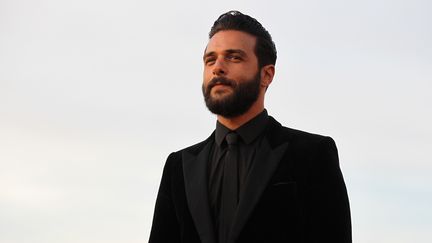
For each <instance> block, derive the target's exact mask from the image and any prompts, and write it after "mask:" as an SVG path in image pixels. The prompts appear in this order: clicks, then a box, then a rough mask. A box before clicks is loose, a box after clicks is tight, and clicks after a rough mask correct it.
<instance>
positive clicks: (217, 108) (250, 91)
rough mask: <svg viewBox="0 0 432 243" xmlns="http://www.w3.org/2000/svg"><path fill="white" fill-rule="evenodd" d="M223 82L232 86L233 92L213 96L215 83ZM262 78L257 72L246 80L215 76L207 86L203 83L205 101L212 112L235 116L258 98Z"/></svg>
mask: <svg viewBox="0 0 432 243" xmlns="http://www.w3.org/2000/svg"><path fill="white" fill-rule="evenodd" d="M218 84H222V85H226V86H229V87H231V89H232V93H231V94H226V95H222V97H216V98H215V97H212V95H211V90H212V88H213V87H214V86H215V85H218ZM260 85H261V78H260V73H259V72H257V74H256V75H255V77H254V78H252V79H250V80H246V81H244V82H236V81H234V80H230V79H226V78H223V77H216V78H213V79H212V80H211V81H210V82H209V83H208V85H207V86H204V84H203V85H202V92H203V95H204V101H205V103H206V106H207V108H208V109H209V111H210V112H212V113H213V114H216V115H220V116H223V117H226V118H233V117H237V116H239V115H242V114H244V113H245V112H247V111H248V110H249V109H250V108H251V106H252V104H253V103H254V102H255V101H256V100H257V99H258V96H259V92H260Z"/></svg>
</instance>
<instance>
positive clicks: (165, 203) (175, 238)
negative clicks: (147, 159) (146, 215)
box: [149, 153, 180, 243]
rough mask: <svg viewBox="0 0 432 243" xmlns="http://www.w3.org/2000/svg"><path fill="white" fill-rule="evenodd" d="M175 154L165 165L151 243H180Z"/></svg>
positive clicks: (157, 199)
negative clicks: (174, 185) (174, 188)
mask: <svg viewBox="0 0 432 243" xmlns="http://www.w3.org/2000/svg"><path fill="white" fill-rule="evenodd" d="M173 155H174V154H173V153H172V154H170V156H168V159H167V161H166V163H165V166H164V169H163V174H162V179H161V183H160V186H159V192H158V195H157V198H156V205H155V211H154V215H153V224H152V229H151V232H150V239H149V243H167V242H170V243H176V242H180V228H179V223H178V220H177V217H176V213H175V208H174V204H173V200H172V193H171V188H172V180H171V179H172V175H171V171H172V164H173V163H174V162H175V161H174V159H173V157H174V156H173Z"/></svg>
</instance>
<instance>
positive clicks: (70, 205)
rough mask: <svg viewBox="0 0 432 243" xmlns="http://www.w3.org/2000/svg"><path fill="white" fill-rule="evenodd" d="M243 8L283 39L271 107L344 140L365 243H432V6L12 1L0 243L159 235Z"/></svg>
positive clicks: (1, 135) (4, 32)
mask: <svg viewBox="0 0 432 243" xmlns="http://www.w3.org/2000/svg"><path fill="white" fill-rule="evenodd" d="M231 9H238V10H241V11H243V12H244V13H247V14H250V15H252V16H254V17H256V18H257V19H258V20H259V21H261V23H262V24H263V25H264V26H265V27H266V28H267V29H268V30H269V31H270V33H271V34H272V35H273V38H274V41H275V42H276V45H277V48H278V53H279V59H278V63H277V74H276V77H275V80H274V82H273V84H272V86H271V87H270V89H269V90H268V93H267V97H268V98H267V103H266V107H267V109H268V111H269V113H270V114H271V115H273V116H274V117H275V118H276V119H278V120H279V121H280V122H282V123H283V124H284V125H286V126H289V127H294V128H297V129H301V130H307V131H309V132H314V133H319V134H325V135H330V136H332V137H333V138H334V139H335V140H336V142H337V145H338V148H339V155H340V160H341V167H342V170H343V172H344V175H345V180H346V184H347V186H348V190H349V196H350V200H351V208H352V221H353V237H354V242H358V243H360V242H377V243H378V242H379V243H382V242H384V243H387V242H389V243H402V242H403V243H411V242H432V234H431V233H430V232H429V231H430V230H431V228H432V209H431V205H432V178H431V176H430V173H431V172H432V164H431V162H432V155H431V153H432V142H431V138H432V126H431V124H432V114H431V104H432V98H431V91H432V90H431V88H432V84H431V82H432V26H431V23H432V17H431V16H432V15H431V11H432V2H431V1H427V0H425V1H420V0H405V1H397V0H388V1H385V0H381V1H380V0H373V1H372V0H366V1H365V0H363V1H342V0H327V1H318V0H316V1H264V0H262V1H198V0H196V1H143V0H140V1H139V0H122V1H106V0H75V1H58V0H0V242H1V243H28V242H29V243H99V242H100V243H102V242H103V243H112V242H126V243H138V242H147V240H148V235H149V232H150V227H151V220H152V215H153V207H154V202H155V197H156V193H157V189H158V185H159V181H160V177H161V171H162V168H163V165H164V162H165V159H166V157H167V156H168V154H169V153H170V152H171V151H176V150H179V149H181V148H183V147H185V146H188V145H191V144H193V143H196V142H198V141H201V140H203V139H204V138H206V137H207V136H208V135H209V134H210V133H211V131H212V129H213V128H214V125H215V117H214V116H213V115H211V114H210V113H209V112H208V111H207V110H206V108H205V106H204V102H203V100H202V95H201V90H200V88H201V75H202V74H201V73H202V61H201V58H202V53H203V50H204V47H205V45H206V42H207V33H208V31H209V29H210V26H211V25H212V23H213V21H214V20H215V19H216V18H217V17H218V16H219V15H220V14H221V13H223V12H226V11H228V10H231Z"/></svg>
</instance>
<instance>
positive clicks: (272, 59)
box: [209, 11, 277, 68]
mask: <svg viewBox="0 0 432 243" xmlns="http://www.w3.org/2000/svg"><path fill="white" fill-rule="evenodd" d="M222 30H238V31H243V32H246V33H248V34H251V35H253V36H255V37H256V44H255V55H256V56H257V58H258V66H259V68H262V67H263V66H265V65H268V64H273V65H274V64H276V57H277V53H276V46H275V44H274V42H273V40H272V37H271V35H270V33H269V32H268V31H267V30H266V29H265V28H264V27H263V26H262V25H261V24H260V22H258V21H257V20H256V19H254V18H252V17H251V16H249V15H246V14H242V13H241V12H239V11H229V12H226V13H224V14H222V15H221V16H219V18H218V19H217V20H216V21H215V22H214V24H213V26H212V28H211V30H210V33H209V38H210V39H211V38H212V37H213V36H214V35H215V34H216V33H217V32H219V31H222Z"/></svg>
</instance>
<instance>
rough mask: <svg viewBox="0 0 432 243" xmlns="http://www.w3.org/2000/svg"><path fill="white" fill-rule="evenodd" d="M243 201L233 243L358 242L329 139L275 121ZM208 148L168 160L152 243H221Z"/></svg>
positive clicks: (205, 145)
mask: <svg viewBox="0 0 432 243" xmlns="http://www.w3.org/2000/svg"><path fill="white" fill-rule="evenodd" d="M264 136H265V138H264V140H263V145H262V147H261V148H260V149H259V151H258V152H257V155H256V157H255V160H254V162H253V167H252V169H251V171H250V174H249V177H248V181H247V183H246V185H247V186H246V189H245V192H244V196H243V197H242V198H241V199H240V201H239V206H238V210H237V214H236V216H235V219H234V224H233V228H232V231H231V235H230V239H229V242H227V243H240V242H241V243H254V242H257V243H258V242H263V243H271V242H284V243H290V242H293V243H297V242H304V243H311V242H320V243H326V242H332V243H348V242H351V220H350V211H349V203H348V196H347V191H346V188H345V183H344V180H343V177H342V173H341V171H340V168H339V162H338V155H337V149H336V145H335V143H334V141H333V140H332V139H331V138H330V137H324V136H320V135H315V134H310V133H306V132H302V131H298V130H294V129H290V128H286V127H283V126H281V125H280V124H279V123H278V122H277V121H276V120H274V119H273V118H272V117H270V119H269V123H268V125H267V128H266V130H265V135H264ZM213 142H214V133H213V134H212V135H211V136H210V137H209V138H207V139H206V140H205V141H203V142H201V143H198V144H196V145H193V146H191V147H188V148H186V149H183V150H181V151H178V152H175V153H172V154H170V155H169V157H168V159H167V162H166V164H165V167H164V171H163V175H162V180H161V184H160V188H159V193H158V196H157V199H156V206H155V212H154V218H153V225H152V230H151V234H150V240H149V242H150V243H177V242H183V243H195V242H196V243H198V242H202V243H216V238H215V236H216V234H215V231H214V226H213V221H212V218H211V213H210V206H209V201H208V187H207V181H208V179H207V165H208V156H209V152H210V148H211V145H212V143H213Z"/></svg>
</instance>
